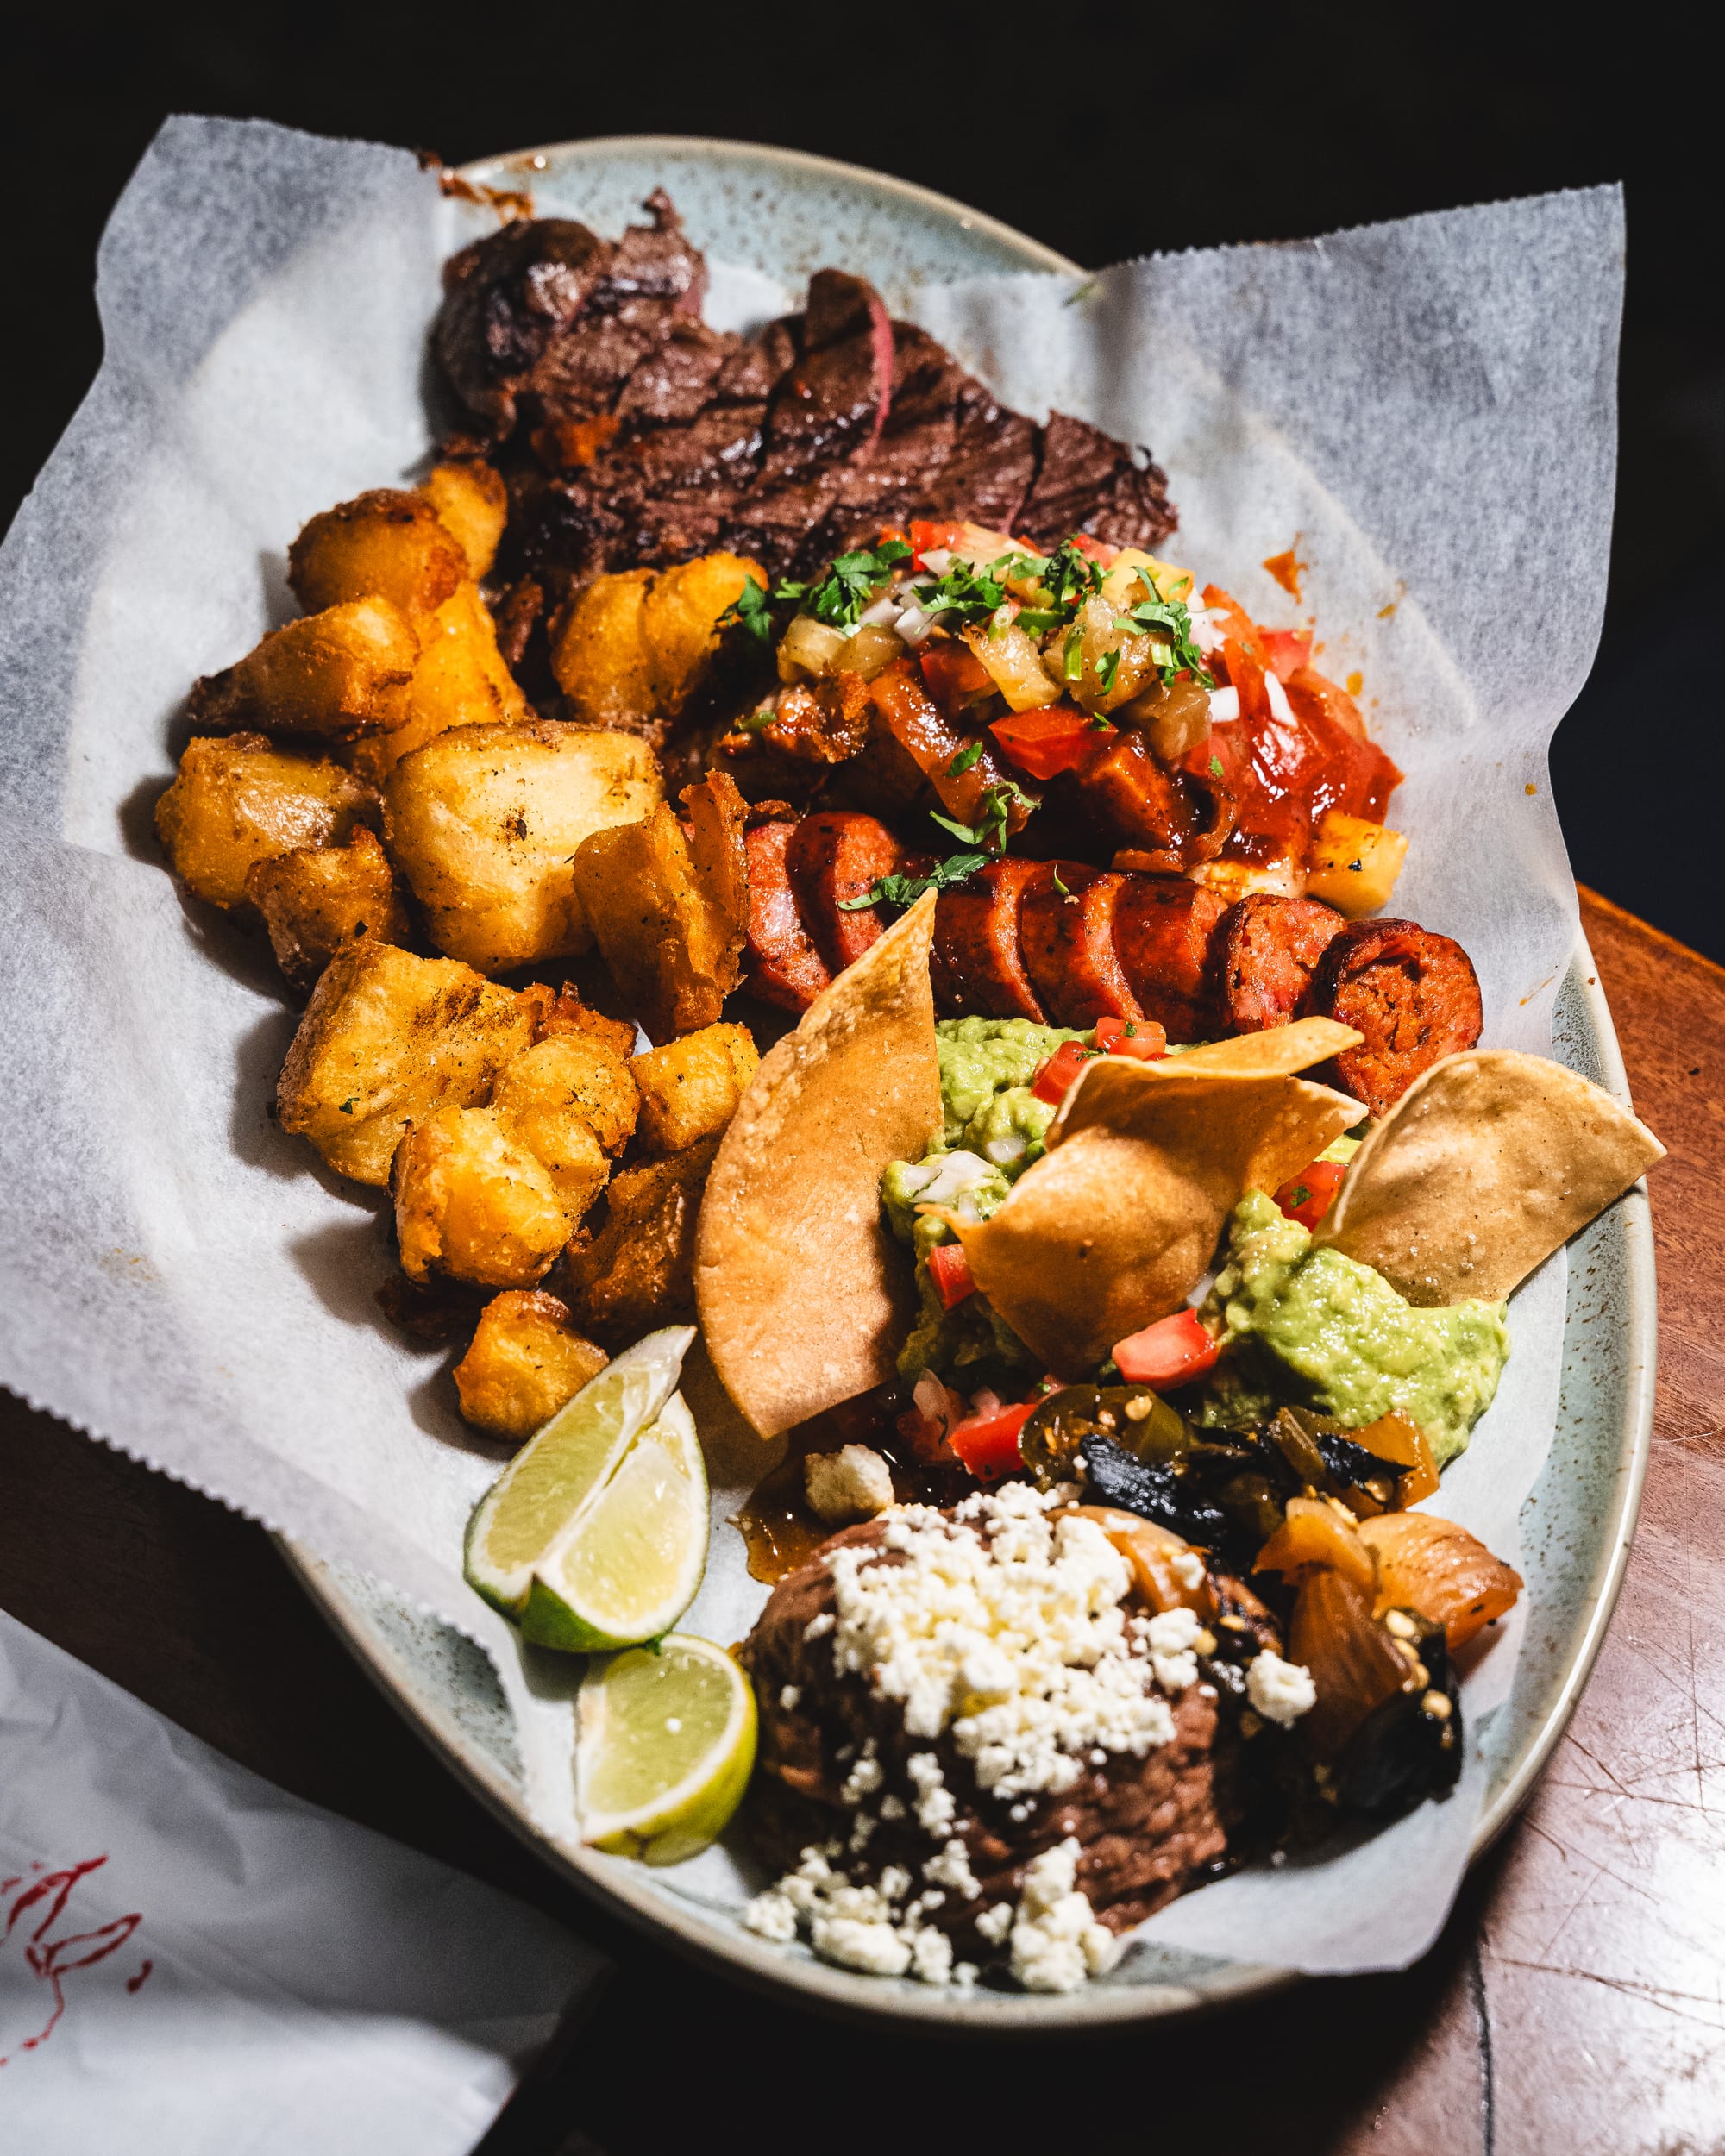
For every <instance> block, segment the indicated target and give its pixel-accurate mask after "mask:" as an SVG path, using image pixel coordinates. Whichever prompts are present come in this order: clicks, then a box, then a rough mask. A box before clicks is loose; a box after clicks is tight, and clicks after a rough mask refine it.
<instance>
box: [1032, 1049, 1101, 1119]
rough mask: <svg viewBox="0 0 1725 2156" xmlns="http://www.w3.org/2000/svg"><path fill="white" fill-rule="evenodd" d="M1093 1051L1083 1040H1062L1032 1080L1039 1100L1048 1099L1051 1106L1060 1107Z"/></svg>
mask: <svg viewBox="0 0 1725 2156" xmlns="http://www.w3.org/2000/svg"><path fill="white" fill-rule="evenodd" d="M1090 1055H1091V1051H1090V1050H1088V1048H1086V1047H1085V1045H1084V1044H1083V1043H1082V1041H1062V1043H1061V1044H1060V1045H1059V1047H1058V1048H1057V1049H1056V1050H1055V1051H1054V1053H1053V1054H1052V1055H1051V1056H1050V1057H1049V1059H1048V1061H1047V1062H1045V1063H1044V1065H1043V1066H1042V1068H1041V1069H1040V1070H1038V1072H1037V1074H1036V1075H1035V1077H1034V1078H1032V1081H1031V1087H1030V1089H1031V1091H1032V1093H1033V1094H1035V1095H1036V1097H1037V1099H1038V1100H1046V1101H1047V1102H1048V1103H1049V1105H1050V1106H1051V1107H1058V1106H1060V1104H1061V1102H1062V1101H1063V1100H1064V1099H1065V1098H1066V1093H1067V1088H1068V1087H1069V1086H1070V1085H1071V1083H1072V1081H1073V1080H1074V1079H1075V1078H1076V1076H1077V1075H1078V1074H1079V1072H1080V1071H1081V1070H1082V1069H1083V1068H1084V1066H1085V1064H1086V1063H1087V1062H1089V1060H1090Z"/></svg>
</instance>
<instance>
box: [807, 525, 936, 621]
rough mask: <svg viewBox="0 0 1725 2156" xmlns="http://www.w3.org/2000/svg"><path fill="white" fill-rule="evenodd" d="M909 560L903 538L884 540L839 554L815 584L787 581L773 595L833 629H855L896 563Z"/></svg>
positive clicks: (885, 583) (887, 582)
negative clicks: (785, 600) (788, 600)
mask: <svg viewBox="0 0 1725 2156" xmlns="http://www.w3.org/2000/svg"><path fill="white" fill-rule="evenodd" d="M910 558H911V550H910V548H908V547H907V546H906V544H905V542H904V541H903V540H902V539H883V540H882V541H881V543H880V545H879V546H878V547H875V548H867V547H859V548H856V549H855V550H854V551H853V552H851V553H850V554H841V555H839V556H838V558H837V561H835V562H834V563H833V565H832V567H831V568H830V569H829V570H828V571H827V573H826V574H825V576H824V577H822V579H821V580H820V581H819V583H818V584H812V585H811V584H800V583H795V582H792V581H788V580H787V581H786V582H784V583H781V584H777V585H775V586H774V588H773V596H774V598H775V599H794V600H795V601H797V602H798V605H799V611H800V612H802V613H805V614H812V615H813V616H814V617H815V619H816V620H817V621H824V622H827V623H829V624H831V626H832V627H833V628H834V629H854V628H855V627H856V622H857V619H858V617H859V616H860V615H861V614H862V611H863V609H864V608H865V607H866V606H868V605H869V603H870V601H871V600H872V599H874V598H875V594H876V593H877V592H880V591H881V589H882V588H883V586H886V585H888V584H889V583H890V582H891V581H892V579H893V572H894V570H895V569H896V568H897V567H898V566H899V564H900V562H901V561H909V560H910Z"/></svg>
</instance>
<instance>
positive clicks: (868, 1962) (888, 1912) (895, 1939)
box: [743, 1842, 975, 1984]
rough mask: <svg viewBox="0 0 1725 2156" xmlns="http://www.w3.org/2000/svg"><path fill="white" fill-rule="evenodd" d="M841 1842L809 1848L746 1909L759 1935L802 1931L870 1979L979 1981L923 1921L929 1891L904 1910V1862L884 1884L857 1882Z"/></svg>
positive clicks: (785, 1939)
mask: <svg viewBox="0 0 1725 2156" xmlns="http://www.w3.org/2000/svg"><path fill="white" fill-rule="evenodd" d="M838 1853H839V1852H838V1845H837V1843H836V1842H829V1843H828V1844H827V1846H826V1847H825V1848H824V1849H805V1850H804V1852H803V1855H802V1862H801V1863H800V1865H798V1866H797V1868H796V1870H795V1871H791V1872H787V1874H786V1876H785V1877H783V1878H782V1879H781V1880H780V1881H779V1883H778V1884H777V1885H776V1886H775V1887H769V1888H768V1890H767V1891H766V1892H765V1893H764V1894H757V1895H756V1896H755V1898H754V1900H753V1901H752V1902H750V1904H749V1906H748V1907H747V1908H745V1909H744V1910H743V1923H744V1925H745V1926H746V1927H748V1929H749V1930H750V1931H751V1932H753V1933H755V1934H756V1936H757V1937H758V1938H761V1939H770V1940H773V1941H774V1942H775V1944H776V1945H779V1946H788V1945H789V1944H790V1942H791V1941H792V1940H793V1939H794V1938H795V1937H796V1935H797V1934H798V1932H799V1931H806V1932H807V1934H808V1941H809V1945H810V1946H812V1947H813V1949H814V1951H815V1952H816V1953H817V1954H819V1957H820V1959H822V1960H823V1961H831V1962H836V1963H837V1965H838V1966H839V1967H840V1968H841V1969H856V1970H860V1971H862V1974H863V1975H864V1976H868V1977H902V1976H906V1975H912V1976H915V1977H918V1978H919V1979H920V1981H921V1982H922V1983H924V1984H953V1983H974V1982H975V1969H974V1968H970V1966H969V1964H961V1965H960V1966H961V1967H963V1968H969V1976H968V1977H961V1976H960V1974H959V1971H958V1970H957V1969H955V1968H954V1966H953V1961H952V1942H951V1940H950V1939H948V1938H947V1936H946V1934H944V1932H942V1931H939V1930H938V1929H937V1928H936V1927H934V1926H932V1925H929V1924H924V1923H923V1922H922V1921H920V1919H921V1915H922V1908H923V1905H924V1904H925V1902H927V1901H928V1900H929V1898H930V1897H929V1896H921V1897H920V1898H919V1901H917V1902H912V1903H910V1904H909V1905H908V1906H907V1907H906V1908H899V1907H898V1906H897V1904H898V1903H899V1902H901V1901H902V1900H903V1897H904V1895H905V1893H906V1890H908V1888H909V1885H910V1877H909V1874H908V1873H907V1872H906V1871H905V1870H904V1868H903V1867H902V1866H901V1865H888V1868H887V1870H886V1871H883V1872H882V1873H881V1883H880V1884H879V1885H878V1886H853V1885H852V1884H851V1883H850V1880H848V1879H847V1878H846V1877H844V1873H843V1872H842V1871H835V1870H834V1869H833V1866H832V1858H834V1857H836V1856H837V1854H838Z"/></svg>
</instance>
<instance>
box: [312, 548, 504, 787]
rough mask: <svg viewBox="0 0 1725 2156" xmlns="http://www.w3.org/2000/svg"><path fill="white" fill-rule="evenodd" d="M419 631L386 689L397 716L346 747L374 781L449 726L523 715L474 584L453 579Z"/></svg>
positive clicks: (364, 774)
mask: <svg viewBox="0 0 1725 2156" xmlns="http://www.w3.org/2000/svg"><path fill="white" fill-rule="evenodd" d="M419 638H420V644H419V654H418V656H417V659H416V660H415V661H414V663H413V670H412V673H411V675H410V676H409V678H408V680H406V682H405V684H404V685H403V686H400V687H398V688H397V689H396V690H394V691H393V692H392V709H393V711H394V717H395V722H396V723H395V724H392V726H391V728H390V730H389V731H388V732H386V733H379V734H367V735H362V736H361V737H360V738H359V739H358V740H356V741H354V743H352V744H351V746H350V748H349V749H348V762H349V764H350V765H351V766H352V767H353V768H354V770H355V771H357V772H358V773H359V774H360V775H361V777H362V778H365V779H368V780H370V781H371V782H372V784H373V786H378V787H380V786H382V784H383V782H384V780H386V779H387V778H388V776H389V774H390V773H391V772H392V771H393V770H394V768H395V767H396V766H397V764H398V763H399V762H400V761H401V760H402V758H403V757H404V756H407V755H411V754H412V753H413V751H414V750H415V749H423V747H424V745H425V743H427V742H428V741H430V740H431V739H432V737H433V736H435V735H437V734H442V733H447V732H449V730H450V728H451V727H455V726H493V725H496V726H512V725H514V724H517V723H518V722H519V721H521V720H523V719H525V718H528V717H529V715H530V714H529V711H528V707H527V699H526V698H525V697H524V695H523V694H522V693H521V691H520V688H519V687H518V686H517V683H516V680H515V676H514V675H513V674H511V672H510V670H509V668H508V667H507V666H506V665H505V663H504V657H503V654H502V653H501V652H500V651H499V649H498V648H497V626H496V624H495V623H494V622H493V621H492V617H491V609H490V608H489V607H488V606H487V605H486V603H485V601H484V599H481V598H480V588H479V586H478V585H476V584H474V583H468V582H464V583H462V584H460V585H458V586H456V588H455V591H454V592H452V593H451V594H450V596H449V598H448V599H445V600H444V601H443V604H442V605H441V606H440V607H439V608H438V609H437V611H436V613H435V614H432V615H430V617H427V618H425V619H423V620H422V621H421V622H420V624H419Z"/></svg>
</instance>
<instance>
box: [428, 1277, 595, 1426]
mask: <svg viewBox="0 0 1725 2156" xmlns="http://www.w3.org/2000/svg"><path fill="white" fill-rule="evenodd" d="M610 1359H611V1358H610V1357H608V1356H607V1355H606V1353H605V1350H604V1349H603V1348H602V1347H595V1346H594V1344H593V1342H592V1341H591V1340H584V1339H583V1338H581V1336H580V1333H579V1332H574V1331H572V1330H571V1328H570V1325H569V1313H568V1307H567V1305H565V1304H563V1303H561V1302H559V1301H558V1300H557V1298H556V1297H555V1295H548V1294H546V1293H545V1291H544V1290H543V1288H508V1289H505V1292H504V1293H503V1294H500V1295H494V1296H493V1297H492V1300H490V1301H489V1302H488V1303H487V1304H486V1307H485V1309H484V1311H483V1312H482V1313H481V1314H480V1322H479V1327H478V1330H477V1331H476V1332H474V1338H473V1344H472V1346H471V1347H469V1348H468V1350H467V1353H466V1354H465V1355H464V1356H463V1357H461V1361H460V1362H459V1363H456V1365H455V1389H456V1391H457V1392H458V1393H460V1395H461V1413H462V1416H463V1418H464V1419H465V1420H467V1421H468V1422H471V1423H472V1424H474V1426H475V1427H476V1428H478V1429H480V1430H488V1431H490V1432H491V1433H492V1436H493V1437H498V1438H515V1439H517V1440H520V1439H523V1438H530V1437H531V1436H532V1435H533V1433H534V1432H535V1431H536V1430H538V1429H541V1428H543V1426H544V1425H545V1424H546V1423H548V1422H549V1420H551V1418H552V1416H553V1415H555V1413H556V1412H557V1410H558V1408H560V1407H561V1406H562V1405H563V1403H564V1402H565V1401H569V1400H573V1399H574V1396H575V1395H576V1394H577V1393H578V1392H580V1388H581V1387H582V1386H583V1385H585V1384H586V1382H587V1380H588V1379H589V1378H590V1377H597V1376H599V1372H600V1371H601V1370H602V1369H604V1368H605V1364H606V1363H607V1362H608V1361H609V1360H610Z"/></svg>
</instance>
